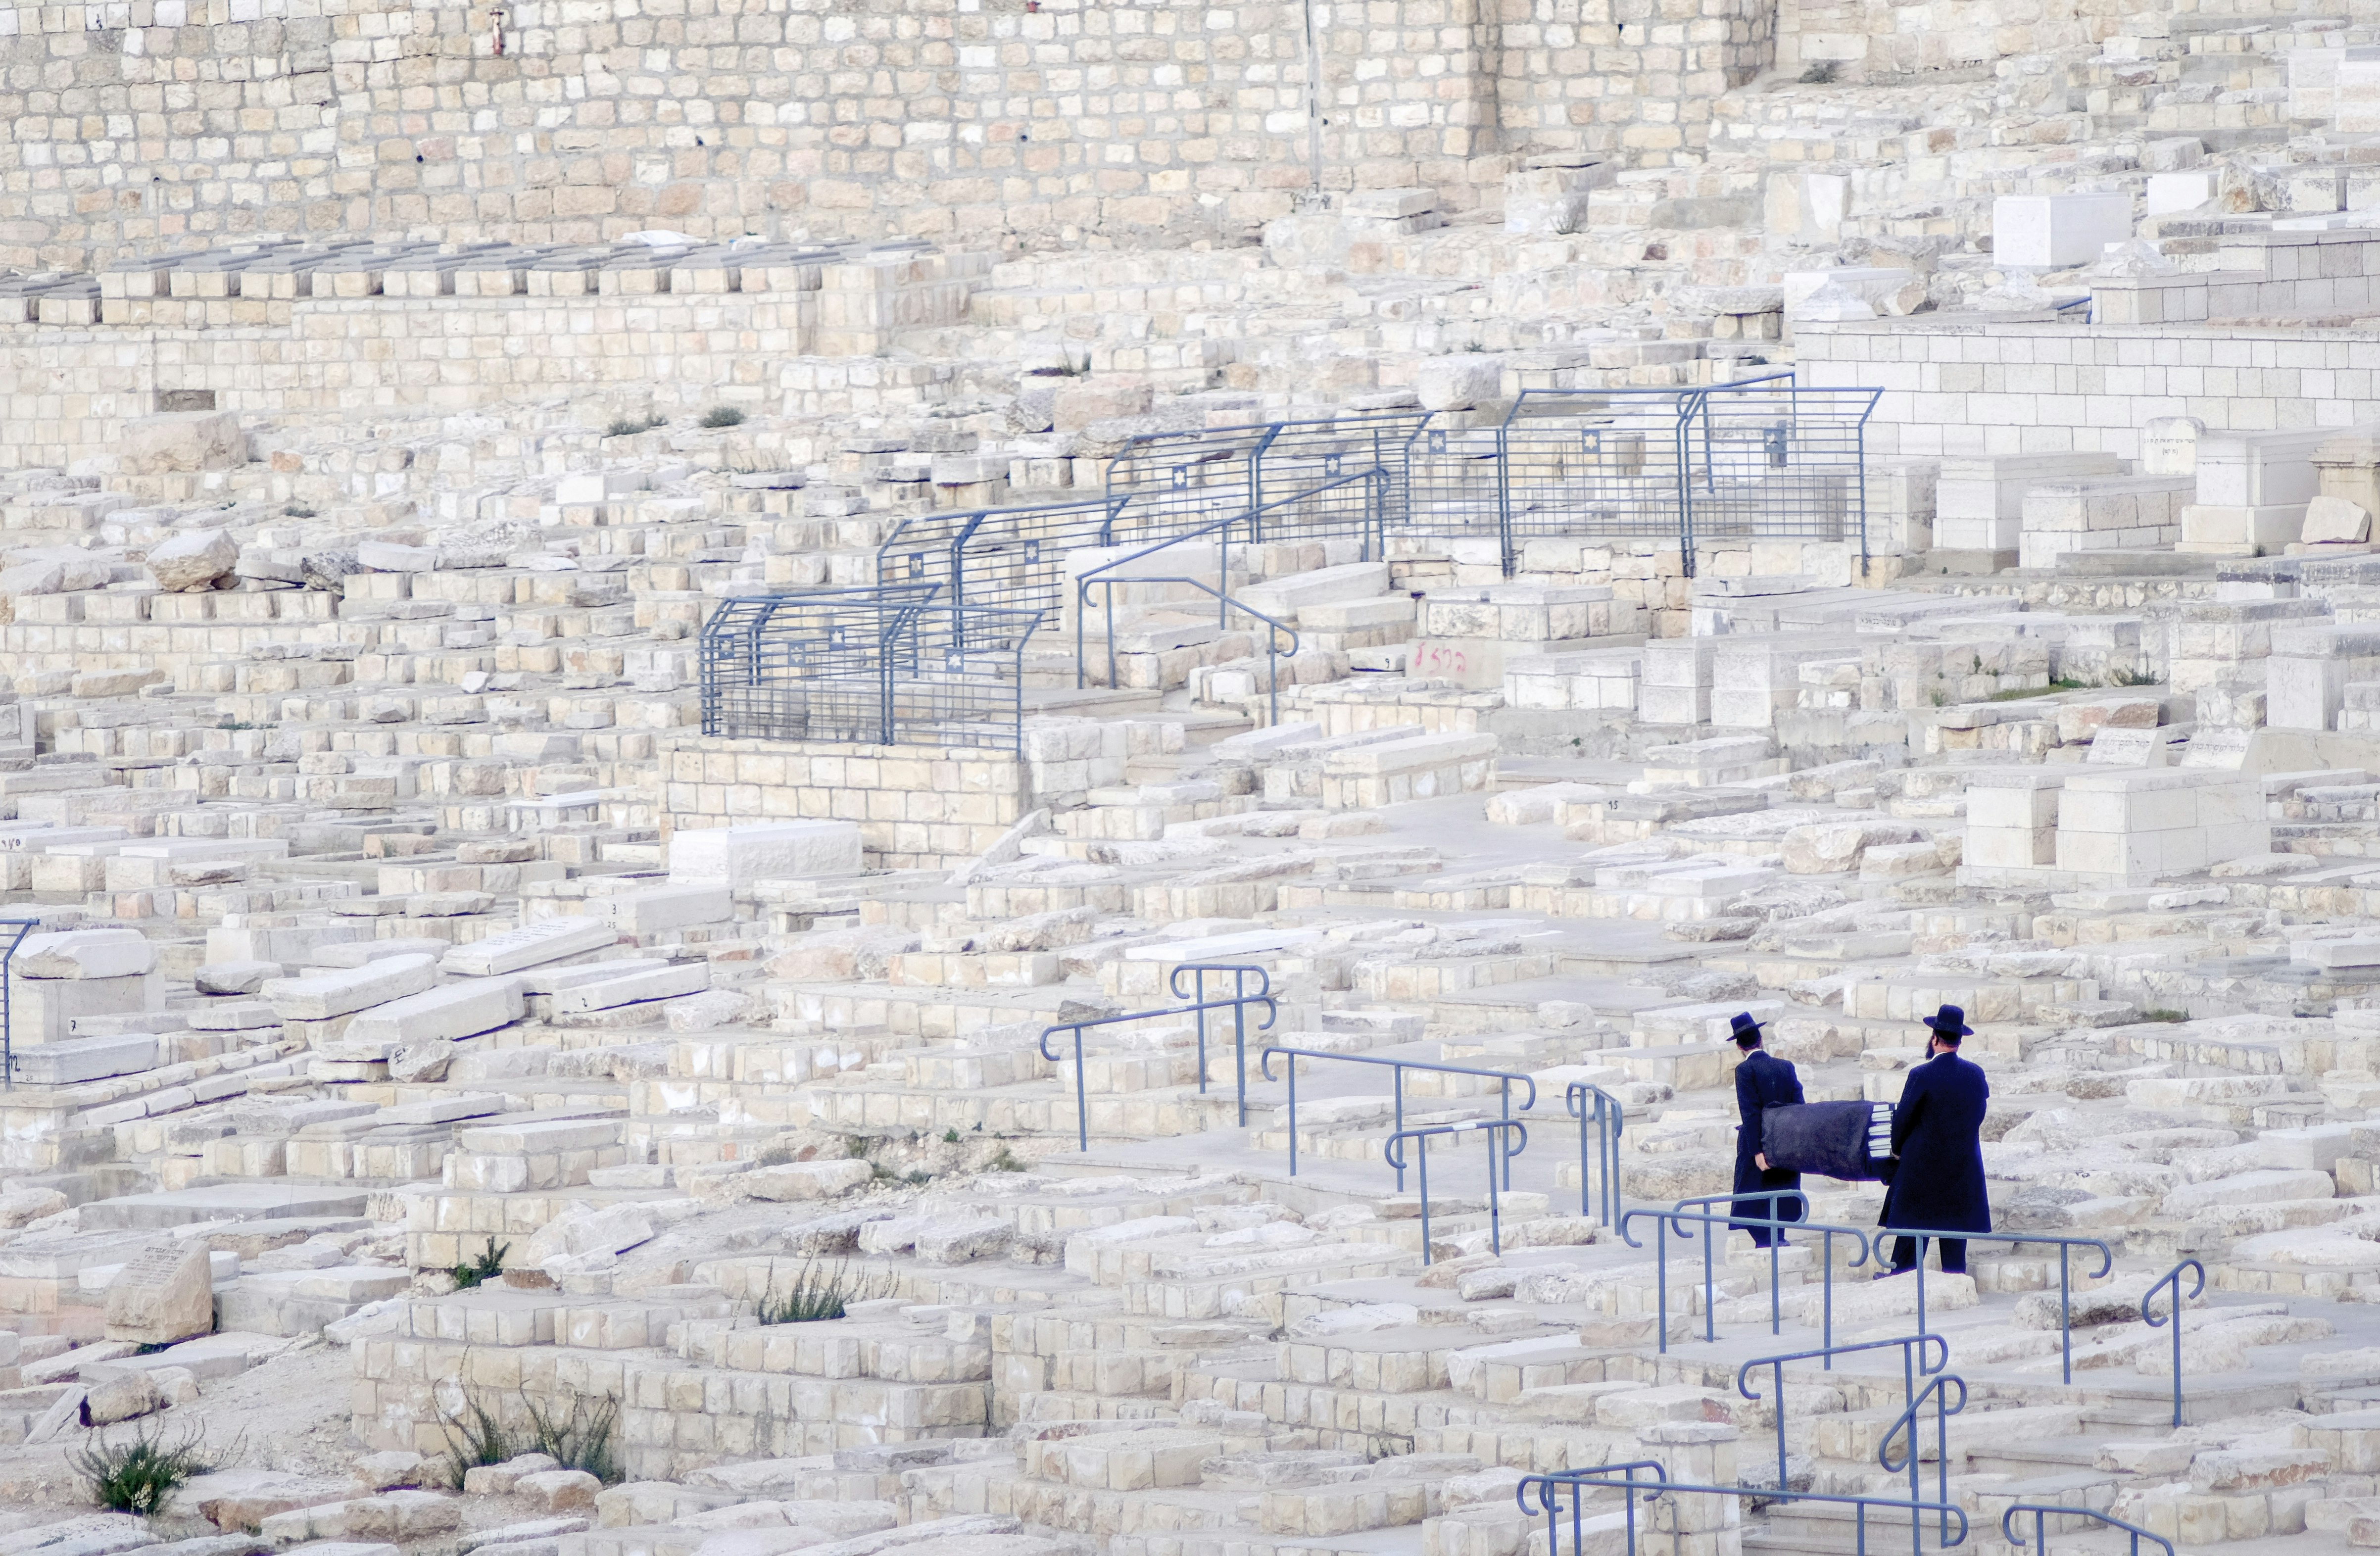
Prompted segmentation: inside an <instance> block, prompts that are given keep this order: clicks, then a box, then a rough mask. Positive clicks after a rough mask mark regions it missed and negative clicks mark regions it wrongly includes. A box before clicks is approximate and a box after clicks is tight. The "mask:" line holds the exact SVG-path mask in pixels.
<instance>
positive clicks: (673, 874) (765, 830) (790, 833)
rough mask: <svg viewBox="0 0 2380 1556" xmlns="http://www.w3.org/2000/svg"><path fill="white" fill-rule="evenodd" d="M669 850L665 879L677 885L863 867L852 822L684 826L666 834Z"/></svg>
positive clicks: (738, 883)
mask: <svg viewBox="0 0 2380 1556" xmlns="http://www.w3.org/2000/svg"><path fill="white" fill-rule="evenodd" d="M669 849H670V851H669V872H670V880H671V881H673V882H674V883H677V884H681V885H683V884H688V883H693V882H698V881H701V882H709V883H711V884H715V885H723V886H727V887H731V888H740V887H744V886H748V885H749V884H751V883H752V882H753V881H765V880H769V879H771V878H778V879H784V880H805V879H810V878H815V877H818V876H822V875H856V874H858V873H859V872H860V871H861V870H862V869H866V868H867V866H866V864H865V862H864V859H863V854H862V849H861V846H860V837H859V823H858V822H856V821H766V822H761V823H759V824H758V825H753V826H741V827H699V828H688V829H686V831H683V832H678V833H673V834H672V835H671V837H670V845H669Z"/></svg>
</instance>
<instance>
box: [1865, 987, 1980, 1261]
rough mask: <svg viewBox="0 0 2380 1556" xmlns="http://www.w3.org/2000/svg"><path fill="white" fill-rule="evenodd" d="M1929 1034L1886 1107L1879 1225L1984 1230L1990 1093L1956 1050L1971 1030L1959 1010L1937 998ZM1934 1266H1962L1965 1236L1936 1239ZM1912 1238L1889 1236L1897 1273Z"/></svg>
mask: <svg viewBox="0 0 2380 1556" xmlns="http://www.w3.org/2000/svg"><path fill="white" fill-rule="evenodd" d="M1925 1025H1926V1026H1927V1027H1931V1028H1932V1029H1933V1036H1932V1037H1931V1038H1929V1039H1927V1041H1926V1044H1925V1063H1924V1064H1919V1065H1916V1066H1914V1067H1913V1068H1912V1069H1911V1070H1910V1072H1909V1080H1908V1083H1907V1084H1906V1085H1904V1086H1902V1087H1901V1088H1900V1106H1899V1107H1897V1108H1895V1109H1894V1110H1893V1114H1892V1155H1893V1159H1894V1161H1895V1162H1896V1163H1897V1165H1896V1167H1895V1169H1894V1171H1893V1174H1892V1182H1891V1184H1890V1185H1889V1186H1888V1187H1887V1188H1886V1190H1885V1193H1884V1216H1883V1219H1882V1220H1881V1221H1880V1222H1878V1224H1879V1225H1882V1226H1887V1227H1895V1226H1906V1227H1911V1228H1913V1229H1917V1230H1922V1231H1927V1232H1976V1233H1983V1232H1989V1231H1990V1230H1991V1229H1992V1207H1991V1203H1990V1201H1989V1200H1988V1199H1986V1198H1985V1195H1984V1146H1983V1128H1984V1109H1985V1104H1986V1103H1988V1102H1989V1101H1990V1100H1991V1095H1992V1088H1991V1083H1990V1082H1989V1081H1987V1080H1985V1078H1984V1072H1983V1070H1982V1068H1981V1067H1979V1066H1977V1065H1974V1064H1969V1063H1968V1062H1967V1061H1966V1060H1964V1059H1961V1058H1960V1057H1959V1039H1961V1038H1964V1037H1971V1036H1973V1033H1974V1028H1973V1027H1970V1026H1968V1025H1967V1013H1966V1012H1965V1011H1962V1010H1961V1009H1960V1008H1959V1007H1958V1006H1957V1005H1944V1006H1943V1007H1942V1008H1941V1009H1939V1010H1937V1011H1936V1012H1935V1013H1934V1014H1933V1015H1930V1016H1927V1017H1926V1018H1925ZM1938 1241H1939V1242H1940V1244H1941V1248H1942V1269H1943V1271H1944V1273H1946V1274H1952V1275H1956V1274H1960V1273H1962V1272H1964V1270H1966V1268H1967V1240H1966V1239H1965V1238H1963V1237H1944V1238H1940V1239H1938ZM1917 1257H1918V1248H1917V1239H1916V1238H1914V1237H1900V1238H1896V1239H1895V1240H1894V1242H1893V1246H1892V1268H1891V1269H1890V1270H1886V1271H1885V1272H1884V1274H1883V1275H1878V1276H1877V1277H1876V1278H1877V1279H1878V1280H1882V1279H1883V1278H1884V1275H1898V1274H1900V1272H1901V1271H1903V1270H1913V1269H1915V1268H1916V1265H1917Z"/></svg>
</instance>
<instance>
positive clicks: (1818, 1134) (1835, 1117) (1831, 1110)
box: [1760, 1102, 1892, 1182]
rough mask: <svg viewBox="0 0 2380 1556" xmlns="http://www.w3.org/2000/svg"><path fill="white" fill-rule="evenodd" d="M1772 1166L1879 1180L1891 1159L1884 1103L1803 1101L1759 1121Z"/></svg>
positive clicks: (1887, 1112)
mask: <svg viewBox="0 0 2380 1556" xmlns="http://www.w3.org/2000/svg"><path fill="white" fill-rule="evenodd" d="M1760 1149H1761V1150H1762V1151H1763V1153H1765V1154H1766V1155H1767V1158H1768V1162H1769V1165H1770V1166H1771V1167H1775V1168H1779V1169H1782V1170H1784V1171H1786V1172H1791V1173H1817V1174H1818V1175H1819V1176H1820V1177H1824V1178H1842V1179H1849V1180H1851V1181H1853V1182H1860V1181H1864V1180H1873V1179H1880V1178H1882V1177H1883V1176H1884V1175H1885V1161H1886V1159H1887V1158H1888V1157H1889V1156H1891V1154H1892V1104H1891V1103H1889V1102H1802V1103H1798V1104H1795V1105H1792V1106H1789V1107H1781V1108H1770V1109H1768V1110H1767V1112H1764V1113H1762V1114H1761V1118H1760Z"/></svg>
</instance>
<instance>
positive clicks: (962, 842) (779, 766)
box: [658, 736, 1026, 869]
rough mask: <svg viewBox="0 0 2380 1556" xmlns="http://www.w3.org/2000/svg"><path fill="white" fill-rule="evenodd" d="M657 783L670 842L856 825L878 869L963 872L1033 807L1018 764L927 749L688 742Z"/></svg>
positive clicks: (666, 755) (986, 754)
mask: <svg viewBox="0 0 2380 1556" xmlns="http://www.w3.org/2000/svg"><path fill="white" fill-rule="evenodd" d="M659 781H660V784H661V794H660V796H659V805H658V809H659V811H660V812H661V815H662V827H663V835H664V837H665V838H666V836H667V835H668V834H669V833H673V832H674V831H676V830H677V829H678V828H680V827H724V826H740V825H745V824H747V823H750V822H753V821H791V820H807V821H856V822H857V823H858V824H859V833H860V837H861V839H862V841H863V842H864V843H865V845H866V846H867V849H868V864H869V865H870V866H871V867H873V868H876V869H939V868H941V867H944V866H951V867H956V866H958V865H962V864H965V863H967V862H968V861H970V860H972V859H974V858H975V857H977V856H978V855H980V854H981V853H982V852H983V851H984V850H985V849H986V848H989V847H990V845H992V844H993V843H995V842H997V841H999V838H1000V835H1001V833H1003V832H1006V831H1007V830H1008V829H1009V828H1010V827H1012V826H1014V824H1015V823H1016V822H1017V821H1018V820H1020V819H1021V818H1022V817H1023V816H1024V814H1025V810H1026V765H1025V763H1024V762H1023V761H1021V760H1018V759H1017V758H1016V757H1014V756H1013V755H1005V754H1002V753H1000V752H996V751H976V750H957V749H951V750H944V749H940V748H929V747H922V746H918V747H911V746H850V745H839V744H835V743H832V742H815V741H775V740H719V739H712V738H709V737H704V736H686V737H684V738H682V739H680V740H678V741H677V742H676V743H675V744H674V746H672V747H669V748H665V749H663V750H662V753H661V777H660V780H659Z"/></svg>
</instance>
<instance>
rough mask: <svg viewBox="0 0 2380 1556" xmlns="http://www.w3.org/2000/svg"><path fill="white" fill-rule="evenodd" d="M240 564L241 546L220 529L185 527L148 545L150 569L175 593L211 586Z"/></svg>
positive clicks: (159, 584) (161, 587) (161, 583)
mask: <svg viewBox="0 0 2380 1556" xmlns="http://www.w3.org/2000/svg"><path fill="white" fill-rule="evenodd" d="M238 563H239V547H238V546H237V544H236V543H234V542H233V541H232V538H231V536H230V535H228V534H227V533H225V531H223V530H221V529H186V530H183V531H182V532H181V533H180V534H177V535H175V536H173V537H172V538H170V539H168V540H165V541H161V542H160V543H158V544H156V545H154V546H152V547H150V548H149V572H150V574H151V576H152V577H155V578H156V580H157V587H158V588H160V589H162V590H167V591H168V592H174V593H188V592H194V591H197V590H209V589H212V588H214V586H215V583H216V580H218V579H220V578H223V577H227V576H229V574H230V573H231V570H232V569H233V568H234V567H235V566H237V565H238Z"/></svg>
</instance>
